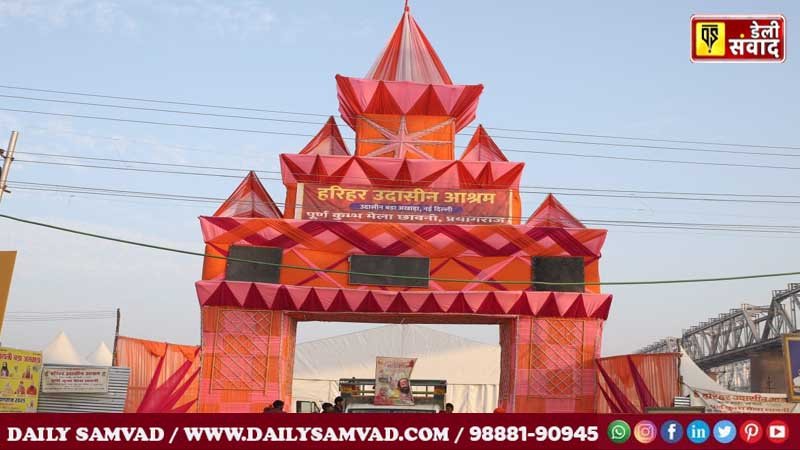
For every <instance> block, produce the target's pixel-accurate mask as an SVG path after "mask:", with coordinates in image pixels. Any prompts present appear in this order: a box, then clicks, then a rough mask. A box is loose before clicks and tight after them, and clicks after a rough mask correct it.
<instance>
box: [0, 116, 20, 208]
mask: <svg viewBox="0 0 800 450" xmlns="http://www.w3.org/2000/svg"><path fill="white" fill-rule="evenodd" d="M18 137H19V133H17V132H16V131H12V132H11V137H10V138H9V139H8V148H7V149H6V150H3V149H0V157H2V158H3V167H2V168H0V201H2V200H3V194H4V193H6V192H9V193H10V192H11V191H9V190H8V172H10V171H11V163H12V162H13V161H14V150H15V149H16V148H17V138H18Z"/></svg>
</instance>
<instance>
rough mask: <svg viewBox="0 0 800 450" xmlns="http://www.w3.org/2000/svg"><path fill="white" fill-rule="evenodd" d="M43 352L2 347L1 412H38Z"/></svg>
mask: <svg viewBox="0 0 800 450" xmlns="http://www.w3.org/2000/svg"><path fill="white" fill-rule="evenodd" d="M41 372H42V352H31V351H28V350H17V349H13V348H6V347H0V412H13V413H22V412H36V408H37V406H38V404H39V376H40V375H41Z"/></svg>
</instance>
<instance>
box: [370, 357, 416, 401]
mask: <svg viewBox="0 0 800 450" xmlns="http://www.w3.org/2000/svg"><path fill="white" fill-rule="evenodd" d="M416 362H417V359H416V358H389V357H385V356H378V357H377V358H375V400H374V403H375V404H376V405H390V406H400V405H402V406H412V405H414V394H413V393H412V392H411V371H413V370H414V364H415V363H416Z"/></svg>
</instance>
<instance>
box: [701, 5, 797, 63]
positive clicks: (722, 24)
mask: <svg viewBox="0 0 800 450" xmlns="http://www.w3.org/2000/svg"><path fill="white" fill-rule="evenodd" d="M690 28H691V31H690V33H691V46H692V49H691V53H690V59H691V61H692V62H695V63H698V62H772V63H775V62H778V63H780V62H783V61H784V60H785V59H786V19H785V18H784V17H783V16H782V15H780V14H771V15H766V14H765V15H694V16H692V18H691V19H690Z"/></svg>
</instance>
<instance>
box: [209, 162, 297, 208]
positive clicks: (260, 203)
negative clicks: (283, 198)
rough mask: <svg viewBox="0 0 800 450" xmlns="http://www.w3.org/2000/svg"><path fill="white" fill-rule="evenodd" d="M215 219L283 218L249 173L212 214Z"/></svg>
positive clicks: (264, 190)
mask: <svg viewBox="0 0 800 450" xmlns="http://www.w3.org/2000/svg"><path fill="white" fill-rule="evenodd" d="M214 216H216V217H266V218H271V219H279V218H281V217H282V216H283V214H281V211H280V210H279V209H278V207H277V206H276V205H275V202H274V201H273V200H272V197H270V196H269V194H268V193H267V190H266V189H264V185H263V184H261V181H260V180H259V179H258V177H257V176H256V173H255V172H253V171H250V173H248V174H247V176H246V177H244V180H242V182H241V184H239V187H237V188H236V190H235V191H233V194H231V196H230V197H228V199H227V200H225V203H223V204H222V206H220V207H219V209H218V210H217V212H215V213H214Z"/></svg>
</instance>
